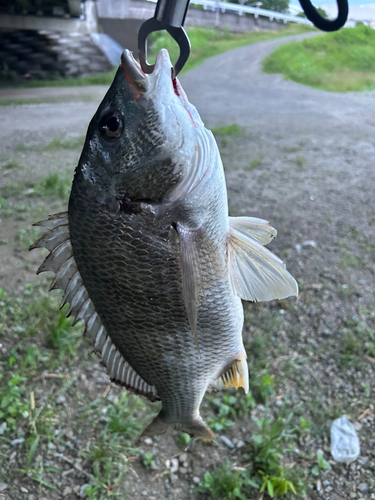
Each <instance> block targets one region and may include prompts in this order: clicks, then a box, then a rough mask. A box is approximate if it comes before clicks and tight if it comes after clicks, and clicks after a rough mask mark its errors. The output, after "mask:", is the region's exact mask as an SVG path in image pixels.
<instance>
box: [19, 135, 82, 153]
mask: <svg viewBox="0 0 375 500" xmlns="http://www.w3.org/2000/svg"><path fill="white" fill-rule="evenodd" d="M84 140H85V138H84V137H83V136H77V137H64V138H60V137H56V138H55V139H52V141H50V142H48V143H47V144H33V145H28V144H18V145H17V146H16V148H15V149H16V151H41V152H43V151H59V150H60V149H82V147H83V143H84Z"/></svg>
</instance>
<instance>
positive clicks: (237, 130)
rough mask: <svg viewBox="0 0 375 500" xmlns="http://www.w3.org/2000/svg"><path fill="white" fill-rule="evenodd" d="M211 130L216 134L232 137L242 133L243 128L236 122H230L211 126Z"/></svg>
mask: <svg viewBox="0 0 375 500" xmlns="http://www.w3.org/2000/svg"><path fill="white" fill-rule="evenodd" d="M211 132H212V133H213V134H214V135H216V136H226V135H231V136H233V137H239V136H241V135H242V134H243V132H244V130H243V128H241V127H240V126H239V125H237V123H232V124H231V125H220V126H219V127H213V128H211Z"/></svg>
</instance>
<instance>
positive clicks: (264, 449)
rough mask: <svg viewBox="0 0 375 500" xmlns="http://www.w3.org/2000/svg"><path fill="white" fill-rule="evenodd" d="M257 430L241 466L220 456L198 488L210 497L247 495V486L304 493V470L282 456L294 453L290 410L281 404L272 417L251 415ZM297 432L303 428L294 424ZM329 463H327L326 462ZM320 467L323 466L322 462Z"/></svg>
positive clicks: (281, 494) (273, 492)
mask: <svg viewBox="0 0 375 500" xmlns="http://www.w3.org/2000/svg"><path fill="white" fill-rule="evenodd" d="M253 420H254V422H255V424H256V427H257V430H256V431H255V432H253V433H252V434H251V444H250V445H249V446H247V447H246V450H245V454H244V459H245V464H244V466H242V467H240V468H239V470H233V467H232V466H231V464H230V462H229V461H228V460H224V461H223V462H222V463H221V464H220V465H219V466H218V467H217V468H216V469H214V470H213V471H212V472H211V471H207V472H206V473H205V476H204V481H203V482H201V483H200V484H199V485H198V491H200V492H203V493H206V494H207V495H209V496H210V497H211V498H213V499H231V498H239V499H241V500H245V499H246V498H249V495H250V494H251V493H250V492H251V489H252V488H255V489H257V490H259V492H260V493H262V492H263V491H267V493H268V495H269V496H270V497H271V498H274V497H290V496H291V495H294V494H297V493H298V494H299V495H301V494H304V493H305V490H306V485H305V473H304V472H303V470H301V469H300V468H294V469H292V468H291V467H288V466H287V465H286V457H287V455H290V454H291V453H295V450H294V449H295V441H296V438H297V427H296V426H297V423H296V421H295V420H294V416H293V413H290V412H289V413H288V412H287V411H286V408H285V407H283V408H282V409H281V411H280V413H279V415H277V416H276V417H271V416H270V415H269V414H268V411H266V413H265V414H264V416H263V417H262V418H258V417H254V416H253ZM298 432H299V433H301V432H303V429H302V428H301V427H298ZM328 465H329V464H328ZM322 467H325V468H326V465H325V463H324V465H323V466H322Z"/></svg>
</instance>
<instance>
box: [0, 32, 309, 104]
mask: <svg viewBox="0 0 375 500" xmlns="http://www.w3.org/2000/svg"><path fill="white" fill-rule="evenodd" d="M311 30H312V28H309V27H307V26H303V25H300V24H289V25H288V26H287V27H286V28H284V29H280V30H275V31H252V32H249V33H245V34H233V33H231V32H230V31H223V30H215V29H203V28H191V29H188V30H187V32H188V35H189V38H190V41H191V46H192V51H191V54H190V58H189V60H188V62H187V64H186V65H185V67H184V69H183V72H186V71H188V70H190V69H192V68H195V67H196V66H198V65H199V64H202V62H203V61H205V60H206V59H208V58H209V57H213V56H216V55H218V54H221V53H222V52H226V51H228V50H231V49H235V48H237V47H242V46H244V45H250V44H253V43H257V42H264V41H266V40H273V39H275V38H280V37H283V36H288V35H296V34H299V33H304V32H306V31H311ZM162 48H167V49H168V50H169V53H170V56H171V60H172V61H175V60H176V59H177V57H178V51H179V49H178V47H177V44H176V43H175V42H174V40H173V39H172V38H171V37H170V36H169V35H168V34H164V33H161V32H158V33H155V34H154V35H152V37H151V47H150V49H149V61H152V60H154V59H155V56H156V54H157V53H158V52H159V50H160V49H162ZM116 71H117V68H116V69H113V70H112V71H109V72H107V73H100V74H96V75H88V76H83V77H75V78H73V77H70V78H57V79H54V80H31V81H25V82H22V83H20V84H16V85H17V86H19V87H23V88H24V87H27V88H31V87H73V86H86V85H110V84H111V83H112V81H113V78H114V76H115V72H116ZM14 85H15V84H14V83H13V82H12V83H9V81H3V82H2V83H1V87H3V88H4V87H9V86H11V87H12V88H13V87H14ZM15 101H19V104H30V102H29V100H28V99H27V100H26V101H24V100H13V102H12V104H16V102H15ZM9 102H10V101H7V100H6V99H3V100H1V101H0V105H6V106H7V105H9ZM32 102H33V103H35V102H36V101H34V100H33V101H32ZM43 102H46V100H44V99H43Z"/></svg>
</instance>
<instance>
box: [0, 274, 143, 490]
mask: <svg viewBox="0 0 375 500" xmlns="http://www.w3.org/2000/svg"><path fill="white" fill-rule="evenodd" d="M42 288H45V284H43V285H42V286H40V287H34V286H33V285H31V284H28V285H26V286H25V288H24V291H23V293H22V294H21V295H19V294H18V295H17V296H16V295H13V294H7V293H6V292H5V291H4V290H2V289H0V331H1V334H2V335H1V342H2V345H3V352H6V353H7V354H6V355H5V356H3V357H2V359H1V361H0V380H1V383H0V421H1V423H2V435H1V436H0V455H2V456H5V455H4V452H6V450H7V449H8V447H9V446H10V443H13V450H14V449H15V450H17V461H16V462H14V461H13V463H10V462H9V460H7V461H1V462H0V477H7V478H8V480H9V481H13V480H14V479H15V478H18V479H21V480H22V478H24V480H25V479H27V478H29V479H31V480H32V481H34V482H36V483H38V484H39V486H40V487H41V488H43V490H44V491H45V490H48V489H56V485H55V484H54V481H55V478H56V473H58V474H60V473H61V470H62V469H61V468H60V467H59V465H58V464H59V461H56V459H54V462H56V464H57V467H56V466H50V465H46V463H47V462H48V460H49V462H51V458H52V457H53V454H54V453H55V452H54V451H53V450H55V449H56V447H58V446H60V448H62V449H65V450H66V452H62V454H65V455H68V457H67V460H68V461H69V460H70V461H71V462H70V463H71V464H72V466H75V464H79V463H80V461H82V460H84V461H85V464H87V465H86V470H83V469H80V470H82V472H81V473H82V474H84V475H85V477H86V481H85V483H86V487H85V488H86V489H85V493H86V496H87V498H89V499H92V500H99V499H102V498H119V497H120V498H121V497H122V494H121V491H122V481H123V479H124V476H125V475H126V472H127V470H128V458H127V457H128V456H129V453H132V452H133V448H131V444H132V442H133V441H134V439H135V438H136V437H137V436H138V435H139V433H140V430H141V429H142V428H143V427H144V426H145V422H144V416H145V410H146V406H145V404H144V403H143V402H142V400H141V399H140V398H138V397H136V396H131V395H129V393H128V392H127V391H125V390H123V391H121V390H118V391H117V393H115V394H112V395H109V396H108V397H107V398H106V399H103V398H100V397H99V398H97V399H95V400H93V401H91V402H90V401H89V400H87V397H86V398H83V401H82V397H83V395H82V394H81V395H79V394H77V381H78V375H79V372H80V371H79V369H80V365H81V364H82V362H83V363H89V362H90V359H89V355H88V353H86V354H85V356H83V353H82V348H85V346H84V341H83V336H82V326H80V325H77V326H74V327H73V326H72V320H71V319H67V318H65V313H66V307H65V308H64V309H63V310H61V311H59V306H58V304H59V300H58V298H57V296H56V294H49V295H47V293H46V292H45V291H43V290H42ZM82 357H84V358H86V360H85V361H82ZM45 376H46V377H48V376H52V377H53V378H52V379H48V378H46V379H44V377H45ZM45 380H51V381H52V382H53V383H52V385H51V384H50V385H49V390H48V391H46V390H45ZM114 392H116V391H114ZM77 400H78V401H81V404H79V403H78V405H77ZM63 401H69V402H70V401H74V402H75V406H76V408H75V415H74V420H73V421H71V420H70V417H69V414H70V409H69V406H70V404H66V405H64V404H61V403H62V402H63ZM87 422H90V426H89V428H88V427H87ZM67 426H70V428H71V429H72V431H70V432H73V431H74V434H75V435H76V436H78V435H79V436H80V437H81V438H82V436H85V443H86V444H85V446H84V447H82V449H79V447H78V448H77V447H76V446H72V445H70V444H69V443H68V442H67V438H66V436H65V430H64V429H66V428H67ZM15 440H16V441H15ZM15 446H16V448H14V447H15ZM48 457H49V458H48ZM145 462H146V464H145V466H151V465H152V457H151V456H147V457H146V459H145ZM7 482H8V481H7ZM42 496H43V495H42ZM47 496H48V495H47Z"/></svg>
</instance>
